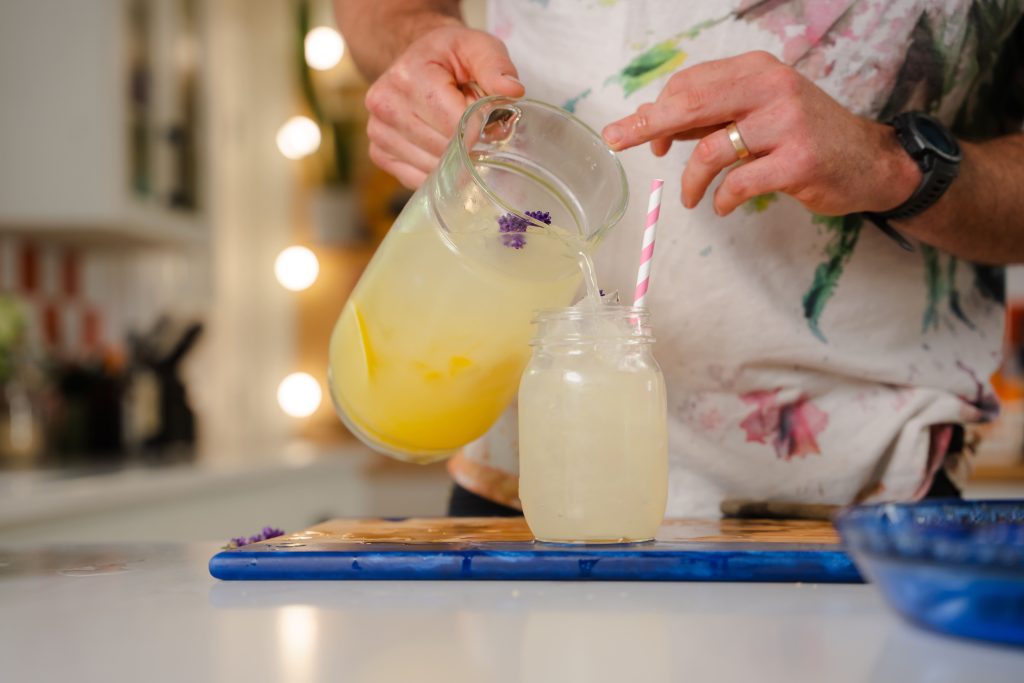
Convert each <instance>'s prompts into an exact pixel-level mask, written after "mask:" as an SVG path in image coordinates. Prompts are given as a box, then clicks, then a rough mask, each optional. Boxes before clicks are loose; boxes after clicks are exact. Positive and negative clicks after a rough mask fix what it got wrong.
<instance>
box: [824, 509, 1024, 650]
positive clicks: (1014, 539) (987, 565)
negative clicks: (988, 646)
mask: <svg viewBox="0 0 1024 683" xmlns="http://www.w3.org/2000/svg"><path fill="white" fill-rule="evenodd" d="M836 527H837V528H838V529H839V533H840V535H841V536H842V538H843V542H844V543H845V544H846V548H847V550H848V551H849V552H850V554H851V555H852V556H853V560H854V562H855V563H856V565H857V568H858V569H859V570H860V571H861V573H862V574H863V575H864V576H865V577H867V578H868V579H869V580H870V581H871V582H872V583H874V584H875V585H876V586H878V587H879V588H880V589H881V591H882V593H883V594H884V595H885V598H886V600H888V601H889V604H890V605H892V606H893V607H894V608H895V609H896V611H898V612H899V613H900V614H902V615H903V616H904V617H906V618H907V619H910V620H911V621H913V622H915V623H917V624H921V625H923V626H925V627H927V628H930V629H934V630H936V631H941V632H943V633H950V634H953V635H958V636H965V637H968V638H978V639H982V640H989V641H995V642H1000V643H1009V644H1013V645H1021V646H1024V501H969V502H968V501H953V500H950V501H928V502H925V503H900V504H897V503H886V504H882V505H865V506H861V507H854V508H849V509H847V510H844V511H843V512H842V513H840V514H839V516H838V517H837V519H836Z"/></svg>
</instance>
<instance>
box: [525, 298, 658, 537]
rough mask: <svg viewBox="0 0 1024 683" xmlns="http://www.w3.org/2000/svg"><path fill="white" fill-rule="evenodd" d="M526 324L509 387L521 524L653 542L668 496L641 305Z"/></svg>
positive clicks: (537, 530)
mask: <svg viewBox="0 0 1024 683" xmlns="http://www.w3.org/2000/svg"><path fill="white" fill-rule="evenodd" d="M534 322H535V323H536V328H537V329H536V337H535V338H534V339H533V342H532V346H533V355H532V358H531V359H530V362H529V364H528V365H527V367H526V370H525V371H524V373H523V377H522V380H521V383H520V387H519V497H520V500H521V501H522V504H523V513H524V514H525V515H526V521H527V523H528V524H529V526H530V530H531V531H532V532H533V534H534V536H535V537H536V538H537V540H540V541H551V542H557V543H623V542H634V541H646V540H651V539H653V538H654V535H655V533H656V532H657V530H658V526H659V525H660V524H661V521H662V519H663V517H664V514H665V504H666V501H667V497H668V430H667V425H666V414H667V404H666V397H665V380H664V377H663V376H662V374H661V369H660V368H659V367H658V363H657V362H656V361H655V359H654V355H653V353H652V349H651V347H652V343H653V341H654V339H653V338H652V337H651V333H650V327H649V325H648V313H647V311H646V309H643V308H633V307H627V306H614V305H607V304H605V305H592V306H589V307H588V306H586V305H581V306H576V307H572V308H563V309H557V310H550V311H544V312H541V313H539V314H537V315H536V317H535V319H534Z"/></svg>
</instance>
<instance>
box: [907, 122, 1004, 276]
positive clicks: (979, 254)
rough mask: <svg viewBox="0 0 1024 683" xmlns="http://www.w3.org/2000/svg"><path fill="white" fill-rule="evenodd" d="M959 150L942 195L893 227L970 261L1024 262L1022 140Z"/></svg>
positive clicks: (1000, 140) (999, 140) (971, 145)
mask: <svg viewBox="0 0 1024 683" xmlns="http://www.w3.org/2000/svg"><path fill="white" fill-rule="evenodd" d="M961 147H962V149H963V154H964V158H963V161H962V162H961V165H960V175H959V176H958V177H957V179H956V180H954V181H953V184H952V185H950V187H949V189H948V190H947V191H946V193H945V194H944V195H943V196H942V197H941V198H940V199H939V201H938V202H936V203H935V205H934V206H932V207H931V208H929V209H928V210H927V211H925V212H924V213H922V214H921V215H919V216H916V217H915V218H912V219H910V220H906V221H900V222H894V225H895V226H896V227H897V228H898V229H899V230H901V231H902V232H904V233H905V234H907V235H910V236H912V237H916V238H917V239H919V240H921V241H922V242H924V243H926V244H930V245H932V246H935V247H938V248H939V249H942V250H943V251H947V252H949V253H951V254H954V255H956V256H959V257H961V258H964V259H967V260H970V261H977V262H980V263H993V264H1003V263H1013V262H1024V134H1017V135H1008V136H1006V137H1001V138H996V139H994V140H990V141H987V142H983V143H979V144H975V143H966V142H965V143H961Z"/></svg>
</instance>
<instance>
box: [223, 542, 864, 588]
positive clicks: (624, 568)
mask: <svg viewBox="0 0 1024 683" xmlns="http://www.w3.org/2000/svg"><path fill="white" fill-rule="evenodd" d="M832 547H833V548H835V549H829V550H823V549H815V550H801V549H785V550H784V549H773V550H761V549H757V550H751V549H730V550H709V549H693V550H686V551H679V550H675V551H652V550H626V549H623V550H614V551H611V550H608V549H603V550H601V551H600V552H593V551H587V550H586V549H578V548H566V549H564V550H561V549H559V550H551V549H545V550H543V551H529V550H527V551H524V550H521V549H520V550H515V551H511V550H509V551H503V550H492V549H488V550H480V549H474V548H467V547H454V548H446V549H438V550H427V549H422V548H420V549H417V550H415V551H409V550H389V551H380V552H377V551H368V550H366V549H365V548H364V549H359V550H317V551H294V550H290V551H284V552H282V551H275V550H267V549H265V548H260V547H259V546H257V548H255V549H251V550H247V549H245V548H240V549H235V550H226V551H223V552H220V553H217V554H216V555H214V556H213V558H211V559H210V574H212V575H213V576H214V577H215V578H218V579H222V580H226V581H268V580H270V581H273V580H343V581H347V580H370V581H379V580H405V581H409V580H428V581H452V580H462V581H467V580H468V581H474V580H475V581H503V580H511V581H520V580H521V581H756V582H781V581H784V582H794V581H803V582H808V583H861V582H862V581H863V579H862V578H861V576H860V573H859V572H858V571H857V568H856V567H855V566H854V564H853V562H852V561H851V560H850V558H849V556H847V555H846V553H844V552H843V551H842V550H841V549H839V548H838V547H837V546H832Z"/></svg>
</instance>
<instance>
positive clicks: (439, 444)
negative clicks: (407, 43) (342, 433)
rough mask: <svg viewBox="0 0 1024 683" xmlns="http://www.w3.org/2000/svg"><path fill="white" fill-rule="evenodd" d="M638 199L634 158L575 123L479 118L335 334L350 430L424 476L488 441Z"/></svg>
mask: <svg viewBox="0 0 1024 683" xmlns="http://www.w3.org/2000/svg"><path fill="white" fill-rule="evenodd" d="M627 198H628V188H627V185H626V177H625V174H624V172H623V170H622V166H621V165H620V164H619V161H618V159H617V158H616V157H615V155H614V154H613V153H612V152H611V150H610V149H608V147H607V146H606V145H605V144H604V142H603V141H602V140H601V138H600V136H599V135H598V134H597V133H595V132H594V131H593V130H591V129H590V128H589V127H587V126H586V125H585V124H583V123H582V122H581V121H579V120H578V119H576V118H575V117H573V116H572V115H571V114H569V113H568V112H566V111H565V110H563V109H560V108H558V107H554V106H551V105H549V104H545V103H543V102H537V101H534V100H528V99H519V100H514V99H509V98H505V97H486V98H483V99H480V100H478V101H477V102H475V103H474V104H472V105H470V107H469V108H468V109H467V110H466V112H465V114H463V116H462V120H461V121H460V122H459V126H458V129H457V131H456V134H455V137H454V138H453V139H452V141H451V142H450V143H449V145H448V149H447V150H446V151H445V154H444V156H443V157H442V159H441V162H440V164H439V165H438V167H437V169H436V170H435V171H434V172H433V173H431V174H430V176H429V177H428V178H427V179H426V181H425V182H424V183H423V185H422V186H421V187H420V189H419V190H417V192H416V193H415V194H414V195H413V197H412V198H411V199H410V200H409V202H408V204H407V205H406V206H405V208H404V209H403V210H402V213H401V215H399V217H398V219H397V220H396V221H395V224H394V225H393V226H392V228H391V230H390V232H389V233H388V235H387V237H386V238H385V239H384V241H383V242H382V243H381V245H380V248H379V249H378V250H377V252H376V254H375V255H374V257H373V259H372V260H371V261H370V264H369V265H368V266H367V268H366V271H365V272H364V273H363V275H362V277H361V278H360V280H359V282H358V283H357V285H356V287H355V289H354V290H353V292H352V296H351V297H350V298H349V300H348V302H347V303H346V304H345V308H344V310H343V311H342V314H341V317H340V318H339V319H338V322H337V324H336V325H335V328H334V333H333V335H332V337H331V344H330V377H329V383H330V389H331V396H332V398H333V400H334V404H335V407H336V408H337V411H338V414H339V415H340V416H341V419H342V421H343V422H344V423H345V425H346V426H347V427H348V428H349V430H351V431H352V433H354V434H355V435H356V436H358V437H359V438H360V439H361V440H362V441H363V442H364V443H366V444H367V445H368V446H370V447H372V448H374V449H375V450H378V451H380V452H382V453H386V454H388V455H392V456H394V457H397V458H399V459H402V460H408V461H411V462H420V463H426V462H432V461H434V460H439V459H442V458H445V457H447V456H449V455H451V454H452V453H454V452H455V451H456V450H457V449H458V448H460V447H461V446H464V445H465V444H467V443H469V442H470V441H473V440H474V439H477V438H479V437H480V436H482V435H483V434H484V433H485V432H486V431H487V429H488V428H489V427H490V426H491V425H492V424H493V423H494V422H495V420H497V418H498V416H499V415H500V414H501V413H502V411H503V410H504V409H505V408H506V407H507V406H508V405H509V403H511V401H512V400H513V398H514V397H515V394H516V389H517V387H518V386H519V378H520V376H521V375H522V372H523V368H524V367H525V366H526V364H527V362H528V360H529V357H530V346H529V341H530V336H531V329H532V328H531V319H532V315H533V312H534V311H535V310H537V309H542V308H553V307H559V306H565V305H568V304H569V303H570V302H571V300H572V299H573V297H574V295H575V293H576V291H577V289H578V288H579V284H580V280H581V275H580V267H579V259H580V253H581V252H583V253H587V252H589V251H590V250H592V249H593V247H594V246H595V245H596V243H597V242H598V240H599V239H600V238H601V237H602V235H604V234H605V233H606V232H607V231H608V230H609V229H610V228H611V227H612V226H613V225H614V224H615V223H616V222H618V220H619V219H620V218H621V217H622V214H623V212H624V211H625V208H626V202H627Z"/></svg>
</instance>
